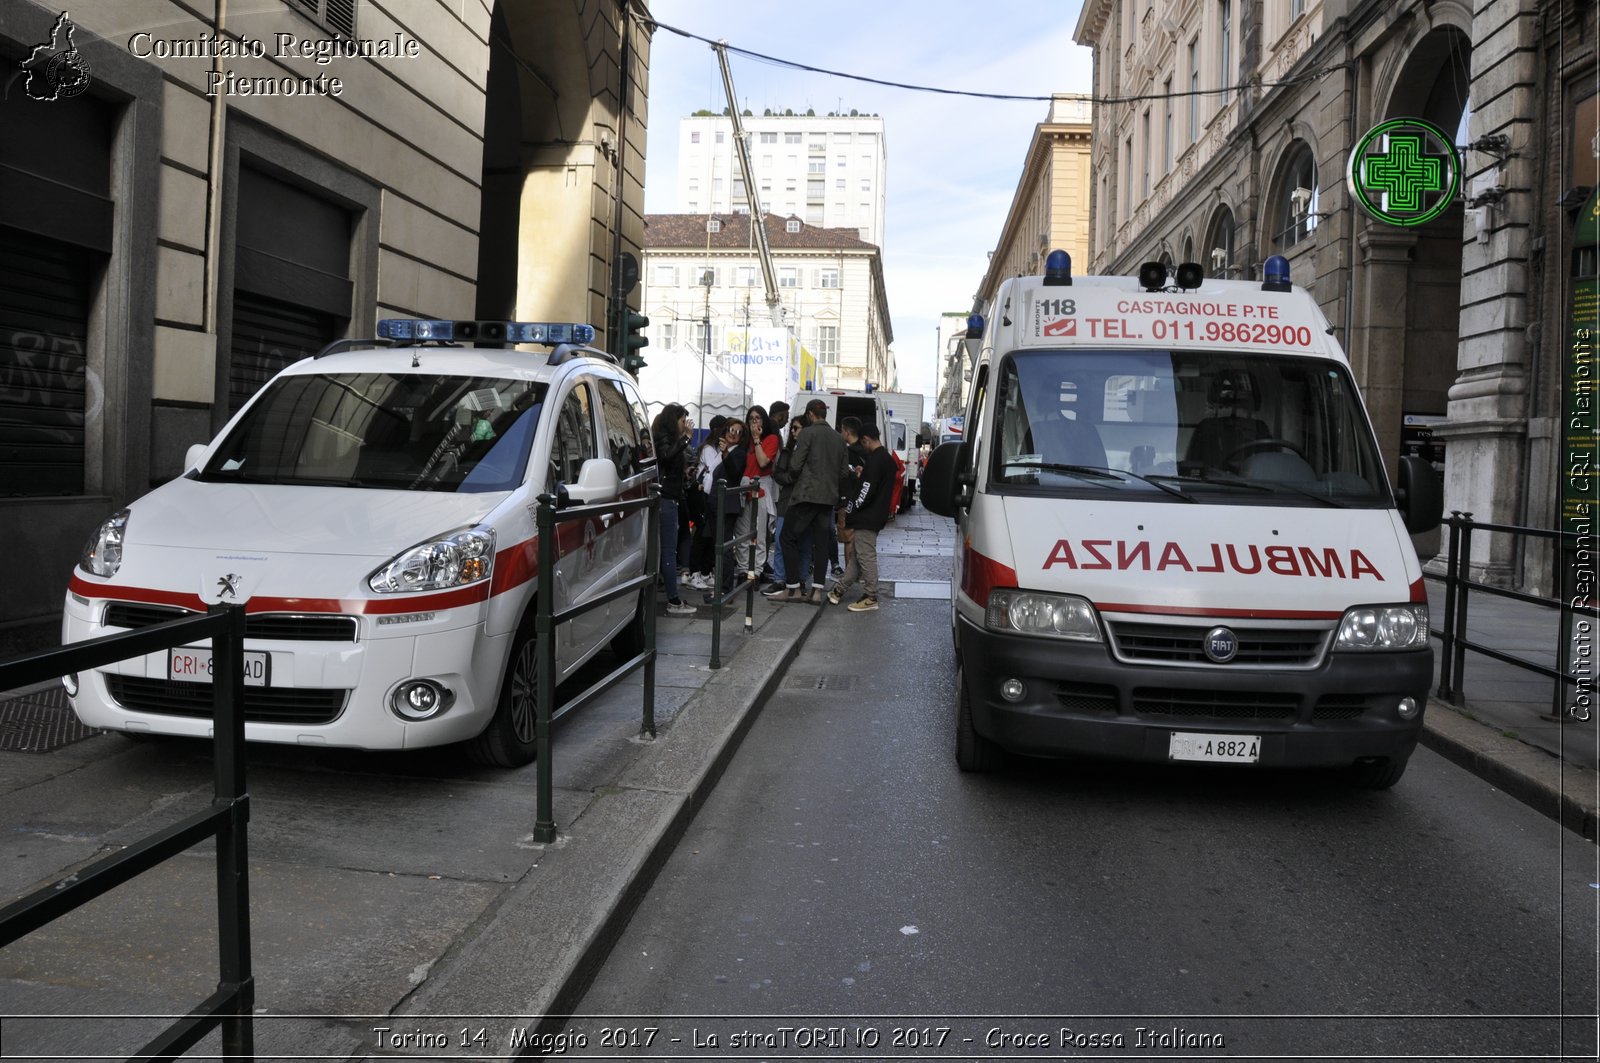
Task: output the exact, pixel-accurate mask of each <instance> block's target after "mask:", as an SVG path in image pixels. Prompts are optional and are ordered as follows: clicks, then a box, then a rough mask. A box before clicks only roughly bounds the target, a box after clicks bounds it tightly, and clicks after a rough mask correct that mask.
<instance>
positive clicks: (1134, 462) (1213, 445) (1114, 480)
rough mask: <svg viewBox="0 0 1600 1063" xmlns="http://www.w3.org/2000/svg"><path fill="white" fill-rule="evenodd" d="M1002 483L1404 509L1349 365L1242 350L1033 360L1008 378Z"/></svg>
mask: <svg viewBox="0 0 1600 1063" xmlns="http://www.w3.org/2000/svg"><path fill="white" fill-rule="evenodd" d="M998 386H999V393H998V400H997V405H996V411H997V416H996V418H995V433H996V435H995V439H994V447H993V450H992V451H991V453H992V454H993V459H992V461H993V464H992V466H991V471H990V477H991V481H992V483H993V485H995V486H999V487H1001V488H1002V489H1008V488H1013V487H1014V488H1015V489H1017V490H1018V491H1021V492H1026V493H1047V494H1069V495H1082V494H1100V495H1105V494H1107V493H1111V494H1114V495H1116V496H1120V497H1126V498H1129V499H1130V500H1131V499H1133V498H1143V499H1159V500H1163V501H1171V500H1172V499H1171V498H1170V497H1169V496H1171V495H1173V494H1180V495H1182V496H1186V498H1187V500H1189V501H1196V502H1199V501H1203V502H1207V503H1213V504H1216V503H1222V504H1227V503H1239V504H1251V505H1259V504H1262V503H1264V502H1265V503H1268V504H1276V505H1298V506H1305V505H1321V506H1330V507H1338V506H1354V507H1388V506H1391V505H1393V500H1392V498H1391V496H1390V494H1389V489H1388V486H1387V481H1386V480H1385V478H1384V474H1383V471H1382V465H1381V463H1380V462H1379V459H1378V453H1377V448H1376V446H1375V445H1374V442H1373V439H1372V433H1371V430H1370V429H1369V428H1368V426H1367V421H1366V417H1365V416H1364V414H1363V412H1362V409H1361V404H1360V401H1359V399H1358V397H1357V393H1356V388H1355V384H1354V382H1353V381H1351V379H1350V376H1349V373H1348V372H1347V371H1346V370H1345V368H1344V367H1343V366H1342V365H1340V364H1338V363H1337V362H1332V361H1327V360H1325V359H1316V358H1305V357H1295V356H1274V355H1262V354H1243V353H1234V352H1230V351H1139V350H1126V351H1122V350H1115V351H1093V350H1089V351H1085V350H1078V349H1075V350H1070V351H1065V350H1026V351H1019V352H1015V353H1013V354H1011V355H1010V356H1008V357H1007V358H1006V359H1005V360H1004V362H1003V363H1002V366H1001V369H1000V375H999V380H998Z"/></svg>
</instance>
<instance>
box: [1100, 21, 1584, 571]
mask: <svg viewBox="0 0 1600 1063" xmlns="http://www.w3.org/2000/svg"><path fill="white" fill-rule="evenodd" d="M1596 32H1597V31H1596V10H1595V6H1594V5H1593V4H1592V3H1585V2H1582V0H1556V2H1550V3H1539V2H1537V0H1480V2H1478V3H1476V4H1468V3H1465V2H1461V0H1320V2H1318V0H1282V2H1275V0H1087V2H1086V3H1085V4H1084V7H1083V11H1082V15H1081V17H1080V19H1079V22H1078V26H1077V31H1076V39H1077V40H1078V41H1079V43H1081V44H1085V45H1088V46H1090V47H1092V48H1093V49H1094V52H1095V95H1096V97H1097V99H1098V100H1099V101H1100V102H1098V103H1097V105H1096V109H1095V116H1094V146H1095V151H1094V157H1095V173H1094V207H1093V214H1094V222H1093V230H1092V233H1093V235H1092V244H1093V249H1092V252H1091V256H1090V258H1091V268H1092V269H1093V271H1095V272H1101V273H1133V272H1136V271H1137V269H1138V266H1139V264H1140V263H1141V262H1145V261H1153V260H1163V261H1168V262H1182V261H1193V262H1199V263H1200V264H1201V265H1202V266H1204V267H1205V268H1206V271H1207V273H1208V275H1211V276H1228V277H1234V278H1238V277H1245V278H1256V277H1259V276H1260V270H1261V263H1262V262H1263V261H1264V260H1265V259H1266V258H1267V257H1268V256H1269V255H1273V254H1281V255H1284V256H1285V257H1286V258H1287V259H1288V260H1289V262H1290V266H1291V269H1292V272H1293V276H1294V279H1295V281H1296V282H1297V283H1299V284H1302V285H1305V286H1306V287H1307V288H1309V289H1310V290H1311V292H1312V294H1313V295H1314V296H1315V297H1316V298H1317V300H1318V301H1319V302H1320V303H1321V305H1322V308H1323V310H1324V312H1325V313H1326V314H1327V315H1328V318H1329V320H1330V321H1331V322H1332V323H1333V325H1334V327H1335V330H1336V334H1337V335H1338V337H1339V340H1340V342H1341V344H1342V345H1343V346H1344V348H1345V350H1346V352H1347V353H1348V354H1349V356H1350V360H1351V363H1352V366H1353V368H1354V370H1355V373H1356V378H1357V380H1358V381H1359V382H1360V384H1361V386H1362V388H1363V392H1364V395H1365V397H1366V400H1367V405H1368V408H1369V410H1370V412H1371V415H1372V420H1373V424H1374V427H1375V429H1376V430H1377V434H1378V440H1379V443H1380V445H1381V447H1382V450H1383V453H1384V455H1385V457H1386V459H1387V460H1388V461H1389V463H1390V465H1391V468H1392V467H1393V465H1394V463H1395V461H1396V460H1397V458H1398V456H1399V455H1400V453H1401V452H1402V449H1403V447H1404V446H1406V445H1408V442H1409V441H1410V438H1411V435H1412V432H1413V429H1412V428H1411V425H1410V424H1408V421H1409V422H1412V423H1414V422H1417V421H1427V420H1433V419H1440V418H1442V419H1443V423H1441V424H1438V425H1437V426H1435V427H1434V428H1433V434H1434V436H1435V438H1436V439H1441V440H1443V441H1444V442H1445V503H1446V508H1447V509H1454V510H1462V511H1470V512H1472V513H1473V514H1474V516H1475V518H1476V519H1478V520H1480V521H1493V522H1499V523H1506V524H1516V525H1526V526H1535V527H1543V528H1550V527H1554V526H1555V523H1556V519H1557V504H1558V498H1559V484H1558V470H1557V468H1556V465H1557V462H1558V455H1559V451H1560V441H1559V440H1558V438H1557V436H1558V434H1559V433H1558V431H1557V424H1556V422H1557V421H1558V420H1559V417H1560V379H1559V378H1560V377H1561V372H1560V365H1561V363H1562V360H1563V358H1564V357H1565V355H1566V347H1567V339H1568V336H1567V331H1566V329H1565V327H1564V322H1565V321H1566V317H1567V310H1566V307H1567V305H1568V302H1567V295H1566V294H1565V293H1566V291H1567V288H1566V277H1567V272H1568V258H1569V257H1570V255H1569V251H1570V247H1569V246H1568V245H1569V244H1570V236H1571V233H1572V225H1573V223H1572V220H1571V219H1570V218H1568V217H1566V216H1565V208H1564V207H1563V206H1561V205H1560V204H1562V203H1563V202H1571V201H1572V199H1573V197H1575V196H1577V195H1578V193H1577V192H1576V191H1574V189H1575V188H1577V187H1579V186H1581V184H1582V182H1578V179H1577V176H1575V175H1576V174H1577V171H1578V162H1579V161H1581V160H1579V156H1583V154H1584V152H1583V151H1582V150H1578V149H1579V148H1580V147H1583V145H1585V144H1587V143H1588V139H1589V138H1590V137H1592V136H1593V134H1594V132H1595V130H1593V129H1586V130H1584V131H1582V132H1581V133H1580V132H1579V131H1577V130H1576V126H1577V125H1578V124H1580V123H1581V122H1582V121H1588V122H1589V123H1590V124H1591V125H1592V124H1593V119H1592V118H1590V119H1582V118H1581V117H1580V111H1581V109H1582V108H1583V107H1584V106H1585V103H1584V101H1585V100H1586V99H1588V98H1589V97H1592V96H1593V95H1594V93H1595V87H1596V85H1595V76H1596V75H1595V40H1596ZM1588 106H1589V107H1590V110H1589V111H1584V112H1582V113H1583V114H1591V115H1592V113H1593V110H1592V104H1589V105H1588ZM1395 117H1414V118H1423V119H1426V120H1428V121H1431V122H1432V123H1433V124H1434V125H1436V126H1438V127H1440V128H1441V129H1443V130H1445V131H1446V132H1447V133H1450V132H1454V134H1455V139H1456V143H1457V145H1458V146H1460V147H1462V148H1463V150H1462V152H1461V157H1462V162H1463V166H1464V171H1465V180H1464V181H1463V189H1464V193H1463V195H1462V196H1461V197H1460V198H1459V199H1457V200H1456V201H1455V202H1454V203H1452V205H1451V206H1450V207H1449V208H1448V209H1447V210H1445V211H1444V212H1443V213H1442V214H1441V215H1440V216H1439V217H1437V218H1435V219H1434V220H1432V221H1430V222H1428V223H1427V224H1425V225H1421V226H1417V227H1413V228H1396V227H1392V226H1387V225H1384V224H1382V223H1380V222H1378V221H1376V220H1373V219H1371V218H1369V217H1368V216H1367V215H1366V214H1365V213H1364V212H1363V211H1362V210H1361V209H1360V208H1359V207H1358V206H1356V205H1355V204H1354V203H1353V202H1352V198H1351V196H1350V194H1349V191H1348V188H1347V183H1346V173H1345V169H1346V164H1347V160H1348V158H1349V155H1350V151H1351V149H1352V147H1353V146H1354V145H1355V144H1356V142H1357V141H1358V139H1359V138H1360V137H1361V136H1362V135H1363V134H1364V133H1365V132H1366V131H1367V130H1368V129H1370V128H1372V127H1373V126H1374V125H1376V124H1377V123H1379V122H1381V121H1383V120H1385V119H1388V118H1395ZM1574 137H1576V140H1575V139H1574ZM1499 138H1504V139H1503V140H1501V139H1499ZM1580 141H1581V142H1582V143H1579V142H1580ZM1552 147H1553V149H1554V150H1552ZM1584 150H1588V149H1587V148H1584ZM1584 158H1592V156H1584ZM1589 165H1591V166H1592V163H1590V164H1589ZM1574 182H1578V183H1577V184H1574ZM1589 183H1591V184H1592V183H1593V182H1589ZM1489 538H1490V542H1489V543H1488V544H1486V545H1485V547H1482V548H1479V549H1476V550H1475V552H1474V559H1475V562H1477V563H1476V564H1475V566H1474V567H1475V569H1477V574H1478V575H1480V576H1483V577H1487V578H1489V579H1491V580H1493V581H1496V582H1500V583H1514V584H1518V585H1523V586H1527V587H1532V588H1537V589H1548V588H1549V587H1550V586H1551V585H1552V580H1553V576H1554V571H1555V567H1554V565H1553V564H1552V560H1553V559H1552V556H1551V554H1550V553H1549V551H1548V550H1545V549H1543V548H1541V547H1540V546H1539V545H1537V544H1530V543H1526V542H1518V541H1517V540H1516V539H1514V537H1512V536H1509V535H1506V536H1493V537H1489Z"/></svg>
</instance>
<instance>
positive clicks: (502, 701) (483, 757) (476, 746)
mask: <svg viewBox="0 0 1600 1063" xmlns="http://www.w3.org/2000/svg"><path fill="white" fill-rule="evenodd" d="M538 698H539V640H538V638H537V637H535V635H534V631H533V624H532V622H531V621H530V622H528V623H526V624H524V625H523V627H522V628H521V629H520V630H518V632H517V635H516V639H515V641H514V642H513V644H512V647H511V657H510V659H509V660H508V661H506V674H505V678H504V679H503V680H502V681H501V683H500V693H499V695H498V697H497V700H496V702H495V709H494V716H493V717H492V718H491V719H490V720H489V725H488V726H487V727H485V728H484V729H483V732H482V733H481V734H479V735H478V736H477V737H476V738H474V739H472V740H471V741H469V742H468V743H467V753H468V755H469V756H471V757H472V759H473V760H475V761H477V762H478V763H479V764H487V765H489V766H491V767H497V768H520V767H522V766H523V765H525V764H531V763H533V759H534V757H535V755H536V754H537V752H538V743H537V741H536V736H537V730H536V723H537V709H538V703H539V702H538Z"/></svg>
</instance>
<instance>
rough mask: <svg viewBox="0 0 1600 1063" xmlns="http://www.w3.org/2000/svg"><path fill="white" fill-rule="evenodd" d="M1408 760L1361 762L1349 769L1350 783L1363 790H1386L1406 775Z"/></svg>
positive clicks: (1403, 758)
mask: <svg viewBox="0 0 1600 1063" xmlns="http://www.w3.org/2000/svg"><path fill="white" fill-rule="evenodd" d="M1409 760H1410V758H1409V757H1402V758H1400V759H1398V760H1363V761H1361V762H1360V763H1358V764H1356V765H1355V766H1353V767H1352V768H1351V769H1350V781H1351V782H1353V783H1354V784H1355V785H1356V786H1358V787H1360V788H1361V789H1363V790H1387V789H1388V788H1389V787H1391V786H1393V785H1394V784H1395V783H1397V782H1399V781H1400V776H1402V775H1404V774H1405V773H1406V764H1407V763H1408V761H1409Z"/></svg>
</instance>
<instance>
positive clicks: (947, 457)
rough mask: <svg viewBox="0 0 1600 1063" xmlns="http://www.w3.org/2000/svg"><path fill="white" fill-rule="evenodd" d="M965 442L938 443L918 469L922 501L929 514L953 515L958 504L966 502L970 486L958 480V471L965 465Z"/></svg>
mask: <svg viewBox="0 0 1600 1063" xmlns="http://www.w3.org/2000/svg"><path fill="white" fill-rule="evenodd" d="M968 446H969V444H967V443H965V442H962V443H941V444H940V445H939V446H937V447H934V448H933V453H932V454H930V455H929V456H928V464H927V465H926V466H925V467H924V468H923V470H922V504H923V505H924V506H927V507H928V512H929V513H936V514H938V515H939V516H941V517H954V516H955V515H956V513H957V512H958V511H959V510H960V509H961V507H962V506H964V505H967V504H969V503H970V501H971V499H970V497H964V496H967V495H969V494H970V491H971V487H970V485H967V484H963V483H962V482H961V475H960V474H961V470H962V469H963V468H965V467H966V465H967V460H966V459H967V450H966V448H967V447H968Z"/></svg>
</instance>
